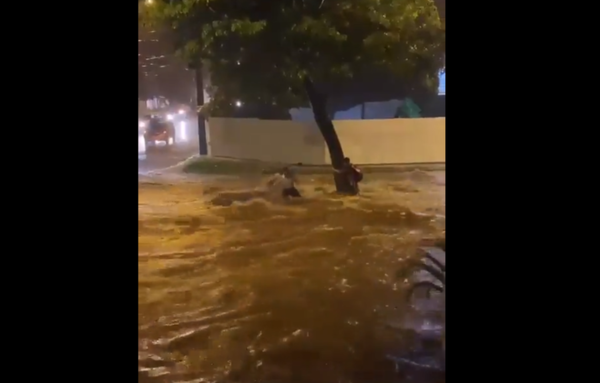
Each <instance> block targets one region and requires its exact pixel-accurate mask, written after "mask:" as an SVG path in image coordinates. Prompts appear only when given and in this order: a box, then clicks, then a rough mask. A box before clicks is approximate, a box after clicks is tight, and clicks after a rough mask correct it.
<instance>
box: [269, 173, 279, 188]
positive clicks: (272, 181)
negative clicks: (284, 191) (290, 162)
mask: <svg viewBox="0 0 600 383" xmlns="http://www.w3.org/2000/svg"><path fill="white" fill-rule="evenodd" d="M278 179H279V174H275V175H274V176H273V177H271V179H270V180H269V181H267V186H269V187H271V186H273V185H275V183H276V182H277V180H278Z"/></svg>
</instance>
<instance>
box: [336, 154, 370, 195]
mask: <svg viewBox="0 0 600 383" xmlns="http://www.w3.org/2000/svg"><path fill="white" fill-rule="evenodd" d="M333 170H334V171H335V172H336V173H340V174H343V175H344V176H345V177H347V178H348V181H349V182H350V185H352V187H353V188H354V192H355V193H356V194H358V193H359V189H358V183H359V182H360V181H362V179H363V174H362V171H361V170H360V169H359V168H358V167H356V165H354V164H353V163H352V162H351V161H350V158H348V157H344V162H343V163H342V167H341V169H335V168H334V169H333Z"/></svg>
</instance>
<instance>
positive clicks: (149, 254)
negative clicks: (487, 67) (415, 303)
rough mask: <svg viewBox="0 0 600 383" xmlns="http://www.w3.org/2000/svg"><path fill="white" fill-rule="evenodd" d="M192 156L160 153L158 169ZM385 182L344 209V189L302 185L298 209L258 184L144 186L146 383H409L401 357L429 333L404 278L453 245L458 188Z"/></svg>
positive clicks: (327, 179) (142, 373)
mask: <svg viewBox="0 0 600 383" xmlns="http://www.w3.org/2000/svg"><path fill="white" fill-rule="evenodd" d="M187 154H189V153H184V152H182V153H180V152H173V153H169V154H167V153H160V154H159V153H155V154H153V153H150V154H149V156H148V158H149V162H148V163H147V165H144V166H146V167H147V168H148V169H150V168H160V167H165V165H166V166H169V164H174V163H175V162H176V161H178V160H180V159H183V158H184V157H185V156H186V155H187ZM385 177H386V178H380V179H376V178H375V176H374V175H369V176H368V177H366V179H365V181H364V183H363V184H362V185H361V191H362V195H361V196H360V197H347V198H343V199H341V198H339V197H337V196H336V195H333V194H332V193H331V192H332V186H331V176H330V175H327V176H308V175H305V176H300V182H299V188H300V191H301V192H302V193H303V194H304V195H305V198H304V199H302V200H296V201H294V202H289V201H288V202H285V201H282V200H280V199H279V198H278V196H276V195H271V194H269V193H267V192H266V191H265V190H264V189H261V183H260V182H259V181H257V180H253V181H249V180H238V179H226V180H212V179H208V180H204V179H203V180H202V182H196V181H194V179H185V178H183V177H182V178H181V179H180V178H174V179H172V180H169V181H168V182H165V181H160V179H159V178H157V180H153V179H152V176H150V177H144V181H140V184H139V222H138V228H139V234H138V245H139V250H138V251H139V253H138V266H139V275H138V286H139V288H138V298H139V307H138V315H139V318H138V323H139V330H138V335H139V347H138V355H139V362H138V370H139V382H201V381H203V382H215V381H218V382H234V381H235V382H278V383H288V382H303V383H331V382H355V383H367V382H368V383H372V382H378V383H392V382H403V381H406V380H403V378H402V377H400V376H399V375H398V372H397V371H396V366H395V365H394V362H392V361H391V360H390V357H389V355H399V356H402V355H405V354H406V353H408V352H409V351H410V350H413V349H414V348H415V347H417V346H415V341H414V332H411V329H412V330H415V329H416V330H419V329H420V327H419V325H415V323H416V322H414V315H415V314H414V312H413V310H412V309H411V308H410V307H407V306H406V304H405V303H404V300H403V295H402V290H403V289H404V285H403V283H402V281H397V280H395V278H394V275H395V272H396V270H398V269H399V268H402V267H403V262H404V260H406V259H407V258H408V257H411V256H412V255H413V254H414V253H415V250H416V248H417V246H418V243H419V241H421V240H422V239H423V238H426V237H437V236H444V233H445V232H444V230H445V202H444V194H445V186H444V184H445V182H440V174H436V175H435V176H434V175H430V174H428V173H422V172H413V173H410V172H405V173H403V174H396V175H393V174H392V175H389V174H388V175H386V176H385ZM148 178H151V179H150V180H148ZM410 318H413V320H412V321H411V320H410ZM398 323H402V326H403V328H404V333H402V334H400V333H397V332H392V331H391V330H390V329H389V327H390V326H391V325H392V324H393V325H394V326H398ZM419 323H421V322H419ZM438 328H439V327H438ZM408 334H413V335H411V336H409V335H408ZM439 349H441V346H440V347H439ZM399 370H400V372H402V373H405V374H413V373H415V372H414V371H412V370H411V369H410V367H406V366H405V367H400V368H399ZM413 381H415V382H418V383H419V382H423V383H429V382H431V381H435V382H443V378H440V377H439V376H438V377H437V378H436V379H433V380H432V379H431V377H430V378H428V379H425V378H423V379H416V378H415V380H413Z"/></svg>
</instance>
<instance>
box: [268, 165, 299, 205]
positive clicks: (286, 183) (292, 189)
mask: <svg viewBox="0 0 600 383" xmlns="http://www.w3.org/2000/svg"><path fill="white" fill-rule="evenodd" d="M267 185H268V186H269V187H273V186H276V187H280V188H281V196H282V197H284V198H297V197H302V196H301V195H300V192H299V191H298V189H296V177H295V176H294V174H293V173H292V171H291V169H290V168H289V167H287V166H286V167H285V168H283V169H282V170H281V172H279V173H277V174H275V176H273V178H271V179H270V180H269V182H268V183H267Z"/></svg>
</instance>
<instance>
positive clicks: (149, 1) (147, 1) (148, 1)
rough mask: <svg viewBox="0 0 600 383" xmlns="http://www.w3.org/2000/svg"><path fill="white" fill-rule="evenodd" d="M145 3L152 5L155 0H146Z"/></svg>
mask: <svg viewBox="0 0 600 383" xmlns="http://www.w3.org/2000/svg"><path fill="white" fill-rule="evenodd" d="M144 3H145V4H146V5H152V4H153V3H154V0H145V1H144Z"/></svg>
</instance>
